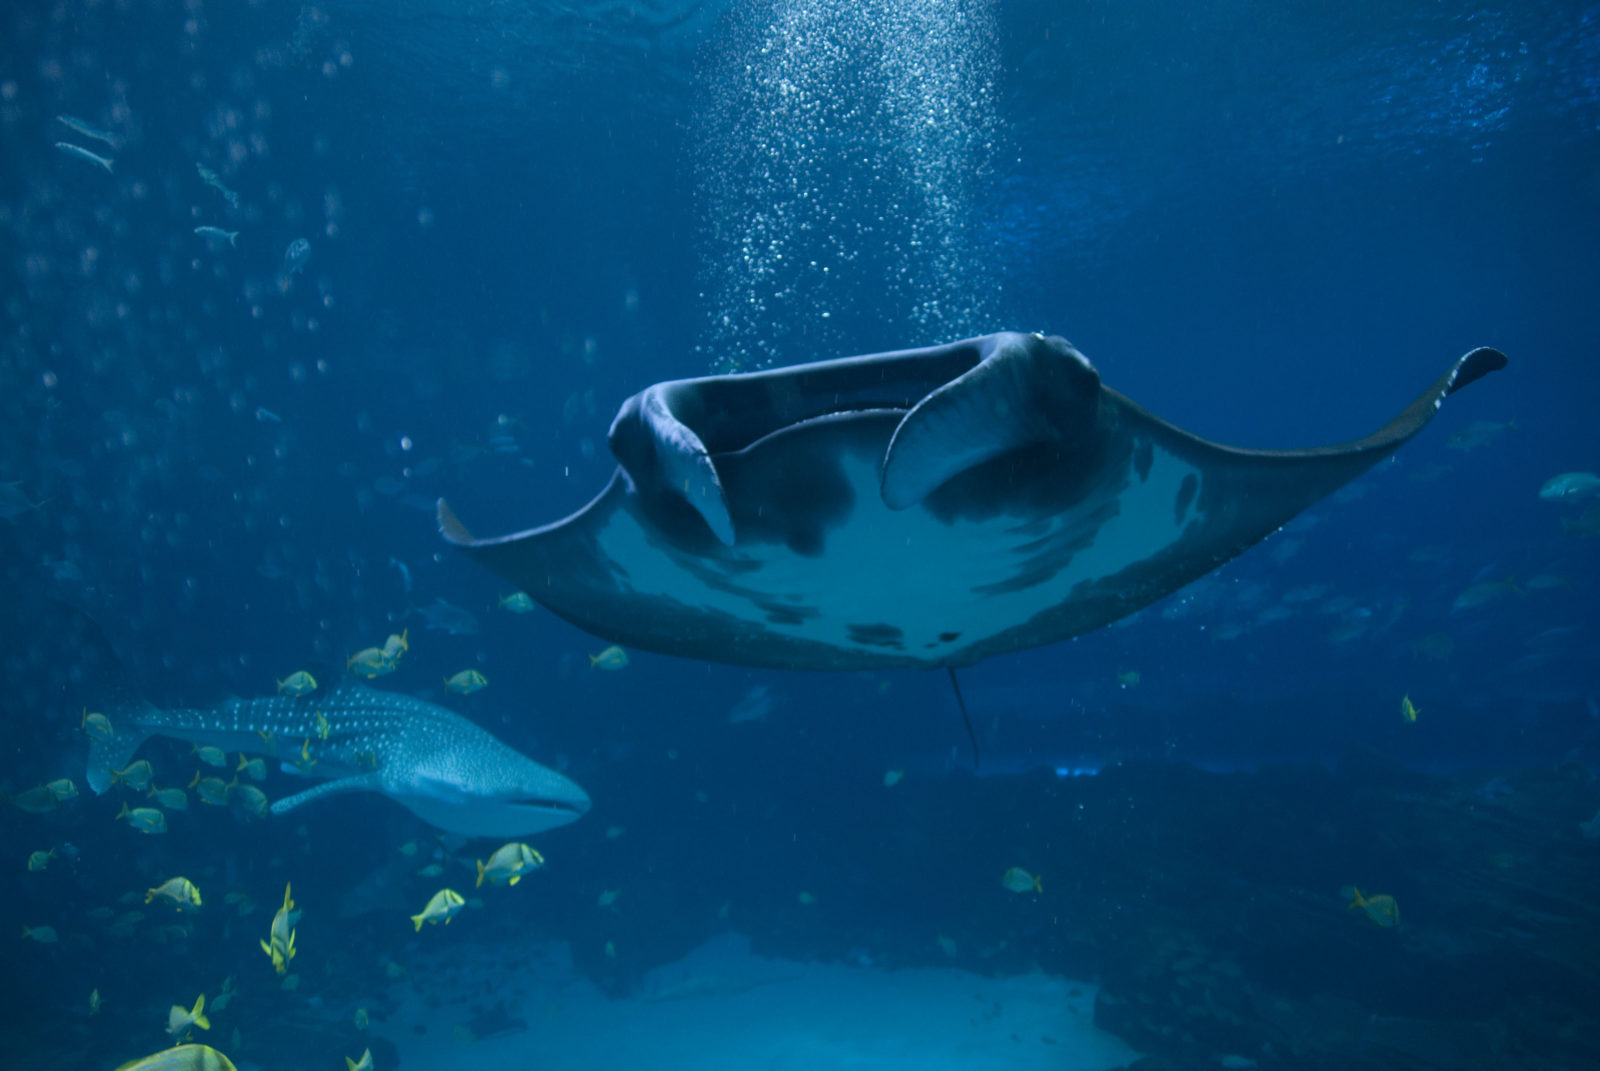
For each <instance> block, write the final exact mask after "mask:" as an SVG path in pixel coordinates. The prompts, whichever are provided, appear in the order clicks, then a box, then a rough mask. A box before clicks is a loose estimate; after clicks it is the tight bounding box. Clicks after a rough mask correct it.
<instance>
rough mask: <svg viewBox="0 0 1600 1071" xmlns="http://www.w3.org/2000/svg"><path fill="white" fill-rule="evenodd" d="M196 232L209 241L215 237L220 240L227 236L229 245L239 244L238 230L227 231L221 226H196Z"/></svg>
mask: <svg viewBox="0 0 1600 1071" xmlns="http://www.w3.org/2000/svg"><path fill="white" fill-rule="evenodd" d="M194 232H195V233H196V234H198V235H199V236H200V237H202V238H204V239H206V240H207V241H210V240H211V239H213V238H215V239H218V240H219V241H220V240H221V239H223V238H226V239H227V240H228V244H229V245H232V246H237V245H238V244H239V232H238V231H225V230H223V229H222V228H221V227H196V228H195V229H194Z"/></svg>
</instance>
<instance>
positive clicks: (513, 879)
mask: <svg viewBox="0 0 1600 1071" xmlns="http://www.w3.org/2000/svg"><path fill="white" fill-rule="evenodd" d="M521 880H522V875H521V874H513V875H512V876H511V880H510V881H508V882H506V884H507V885H515V884H516V883H517V882H519V881H521Z"/></svg>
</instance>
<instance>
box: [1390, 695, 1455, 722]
mask: <svg viewBox="0 0 1600 1071" xmlns="http://www.w3.org/2000/svg"><path fill="white" fill-rule="evenodd" d="M1421 713H1422V711H1420V710H1418V709H1417V707H1416V704H1415V703H1413V702H1411V697H1410V696H1409V695H1407V696H1404V697H1403V698H1401V700H1400V717H1402V718H1403V719H1405V721H1406V723H1407V724H1410V723H1411V722H1414V721H1416V720H1417V715H1418V714H1421ZM1446 720H1448V719H1446Z"/></svg>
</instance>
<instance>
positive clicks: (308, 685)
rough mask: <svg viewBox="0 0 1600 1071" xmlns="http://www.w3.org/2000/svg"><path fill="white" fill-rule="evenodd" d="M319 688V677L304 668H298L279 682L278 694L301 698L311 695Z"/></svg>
mask: <svg viewBox="0 0 1600 1071" xmlns="http://www.w3.org/2000/svg"><path fill="white" fill-rule="evenodd" d="M316 690H317V678H315V677H313V676H312V675H311V674H309V673H307V672H306V671H305V670H303V669H297V670H295V671H294V672H293V673H291V674H289V675H288V676H287V677H285V678H283V680H281V681H279V682H278V694H279V695H290V696H293V697H294V698H296V699H299V698H300V697H301V696H303V695H310V694H311V693H312V692H314V691H316Z"/></svg>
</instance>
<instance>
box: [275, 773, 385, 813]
mask: <svg viewBox="0 0 1600 1071" xmlns="http://www.w3.org/2000/svg"><path fill="white" fill-rule="evenodd" d="M382 790H383V778H382V776H381V775H380V774H379V772H378V771H376V770H374V771H373V772H371V773H364V774H356V775H355V776H353V777H341V778H339V779H338V780H337V781H324V782H323V783H322V784H320V785H318V786H316V787H315V788H308V789H306V790H305V791H304V792H298V793H296V794H295V795H293V796H288V797H285V798H284V799H281V800H279V801H278V802H276V803H274V804H273V805H272V813H273V814H287V813H288V812H289V811H292V810H294V809H295V808H296V807H298V806H300V805H301V804H302V803H309V802H311V801H312V800H314V799H319V798H321V797H323V796H333V795H337V794H338V793H341V792H381V791H382Z"/></svg>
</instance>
